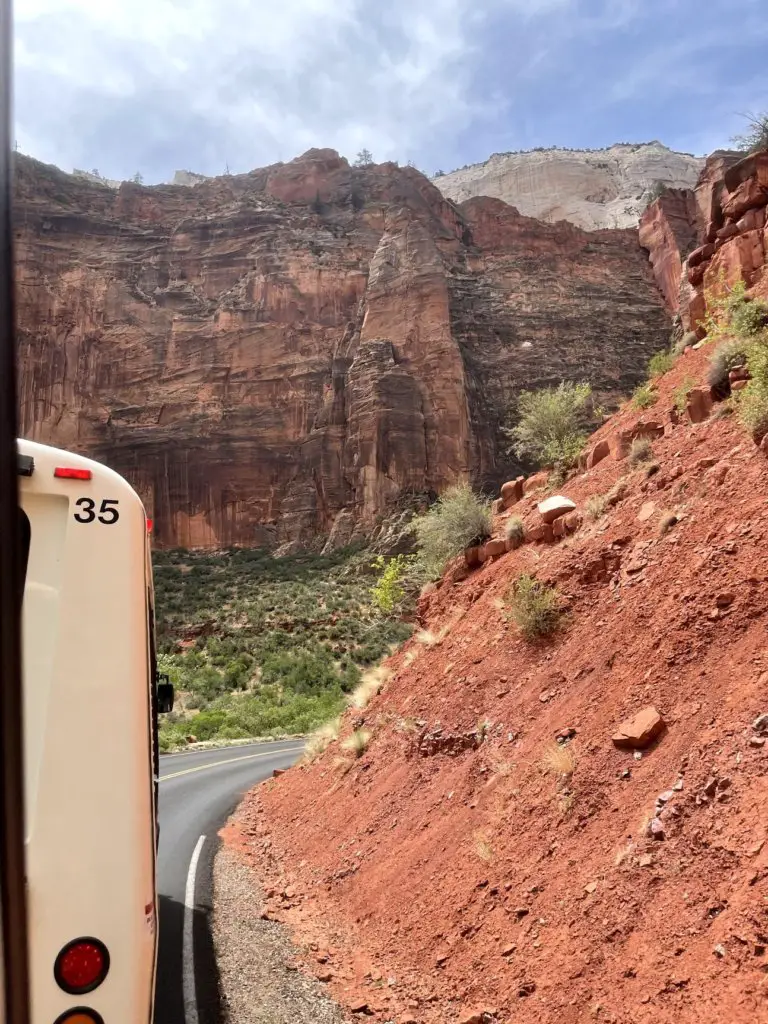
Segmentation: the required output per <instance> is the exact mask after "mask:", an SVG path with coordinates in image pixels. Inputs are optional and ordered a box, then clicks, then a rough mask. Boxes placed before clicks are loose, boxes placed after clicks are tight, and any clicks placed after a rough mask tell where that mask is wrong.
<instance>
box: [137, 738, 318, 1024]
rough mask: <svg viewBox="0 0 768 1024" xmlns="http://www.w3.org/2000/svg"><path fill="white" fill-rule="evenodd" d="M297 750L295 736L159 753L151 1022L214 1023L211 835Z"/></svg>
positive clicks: (215, 982)
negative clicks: (157, 928) (157, 926)
mask: <svg viewBox="0 0 768 1024" xmlns="http://www.w3.org/2000/svg"><path fill="white" fill-rule="evenodd" d="M301 750H302V743H301V740H284V741H281V742H279V743H254V744H249V745H248V746H237V747H225V748H219V749H217V750H200V751H194V752H191V753H184V754H169V755H167V756H165V757H161V759H160V856H159V858H158V866H157V876H158V877H157V888H158V892H159V894H160V899H159V907H160V944H159V954H158V965H157V994H156V998H155V1024H219V1008H218V980H217V975H216V967H215V963H214V959H213V947H212V942H211V934H210V928H209V923H208V920H209V913H210V910H211V875H212V869H213V856H214V854H215V852H216V847H217V843H218V840H217V833H218V830H219V829H220V828H221V826H222V824H223V823H224V821H225V820H226V818H227V817H228V815H229V814H230V813H231V812H232V810H233V809H234V808H235V806H236V804H237V803H238V801H239V800H240V798H241V797H242V795H243V793H245V792H246V790H248V789H249V788H250V787H251V786H253V785H254V784H255V783H257V782H259V781H261V780H262V779H265V778H268V777H269V776H270V775H271V774H272V771H273V769H274V768H287V767H288V766H289V765H290V764H292V763H293V762H294V761H295V760H296V758H297V757H298V756H299V754H300V752H301ZM201 836H204V837H205V839H204V841H203V842H202V845H200V842H201V840H200V837H201ZM196 853H197V856H196ZM193 860H194V861H195V864H194V866H193V864H192V862H193ZM191 867H192V868H193V869H192V870H190V868H191ZM185 902H186V903H187V904H189V907H190V910H189V911H188V912H187V918H186V921H185ZM190 948H192V949H193V950H194V958H193V959H191V958H190Z"/></svg>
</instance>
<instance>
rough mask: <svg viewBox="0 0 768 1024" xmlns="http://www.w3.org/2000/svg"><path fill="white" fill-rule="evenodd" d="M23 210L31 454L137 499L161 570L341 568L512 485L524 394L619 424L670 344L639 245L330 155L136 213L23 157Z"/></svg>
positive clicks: (152, 197) (134, 191)
mask: <svg viewBox="0 0 768 1024" xmlns="http://www.w3.org/2000/svg"><path fill="white" fill-rule="evenodd" d="M16 200H17V257H18V267H19V274H18V278H19V280H18V289H19V359H20V366H21V389H22V393H21V409H20V413H21V423H22V430H23V432H24V434H25V436H28V437H31V438H34V439H37V440H42V441H47V442H51V443H54V444H58V445H62V446H68V447H72V448H75V449H77V450H81V451H85V452H87V453H89V454H91V455H94V456H95V457H96V458H100V459H103V460H105V461H107V462H108V463H109V464H110V465H112V466H114V467H115V468H116V469H117V470H119V471H121V472H122V473H124V474H125V475H126V476H127V477H128V478H129V479H130V480H131V481H132V482H133V483H134V484H135V485H136V486H137V488H138V490H139V491H140V493H141V494H142V497H143V498H144V500H145V502H146V503H147V506H148V508H149V512H150V515H151V516H152V517H153V518H154V520H155V524H156V527H155V528H156V538H157V541H158V543H159V544H160V545H166V546H169V545H182V546H201V547H214V548H216V547H221V546H224V545H230V544H243V545H257V546H258V545H275V544H279V545H282V546H283V548H282V549H283V550H286V549H290V548H295V547H297V546H300V545H302V544H306V543H309V542H313V541H314V539H315V538H316V537H317V536H318V535H321V536H325V535H328V534H332V536H333V538H334V543H339V544H341V543H344V542H345V541H348V540H349V539H350V537H351V536H352V535H353V534H356V533H360V532H364V531H367V530H368V529H370V527H371V526H372V524H373V523H374V522H375V520H376V517H377V516H378V515H379V513H380V512H382V510H383V509H385V508H386V507H387V505H388V503H389V502H391V501H393V500H396V499H398V498H399V497H401V496H403V495H409V494H414V493H416V494H418V493H429V492H437V491H440V490H442V489H443V488H444V487H445V486H446V485H447V484H450V483H452V482H455V481H459V480H465V479H469V480H471V481H472V482H474V483H475V484H477V485H479V486H493V485H497V484H499V483H500V482H502V481H503V480H504V479H505V477H506V476H507V475H509V473H510V472H513V471H514V470H515V468H516V467H515V466H513V465H511V464H510V463H509V460H508V457H507V455H506V454H505V449H506V446H505V445H504V444H503V442H502V435H501V431H500V427H501V425H502V424H503V422H504V421H505V419H506V418H507V416H508V413H509V408H510V405H511V404H512V401H513V398H514V396H515V394H516V393H517V392H518V391H519V390H520V389H521V388H530V387H536V386H538V385H541V384H548V383H552V382H553V381H557V380H560V379H561V378H582V377H584V376H586V377H588V378H589V379H590V380H591V381H592V383H593V384H594V385H595V386H596V388H597V389H598V391H600V392H601V393H602V394H603V395H604V396H607V397H608V398H609V399H610V398H611V397H615V396H616V394H617V393H621V392H626V391H627V390H628V389H630V388H631V387H632V385H633V384H634V383H636V381H637V380H638V378H639V377H640V376H641V375H642V373H643V370H644V367H645V364H646V362H647V359H648V357H649V356H650V355H651V354H652V353H653V352H655V351H657V350H658V349H659V348H661V347H663V346H664V345H665V344H666V341H667V337H668V332H669V314H668V313H667V312H666V311H665V309H664V307H663V302H662V299H661V296H660V293H659V291H658V289H657V287H656V284H655V282H654V280H653V276H652V272H651V268H650V266H649V264H648V260H647V257H646V254H645V253H644V252H643V251H642V250H641V249H640V247H639V245H638V241H637V233H636V231H630V230H627V231H598V232H591V233H588V232H585V231H582V230H580V229H579V228H577V227H575V226H573V225H571V224H568V223H565V222H561V223H558V224H555V225H547V224H543V223H542V222H540V221H536V220H532V219H530V218H528V217H525V216H521V215H520V214H519V213H518V212H517V211H516V210H514V209H513V208H512V207H510V206H507V205H505V204H504V203H503V202H501V201H500V200H499V199H493V198H473V199H470V200H468V201H467V202H463V203H461V204H459V205H458V206H457V205H455V204H454V203H452V202H449V201H447V200H446V199H444V198H443V196H442V195H441V193H440V192H439V191H438V189H437V188H435V187H434V185H432V184H431V183H430V182H429V181H427V179H426V178H424V177H423V176H422V175H421V174H420V173H419V172H418V171H416V170H414V169H411V168H398V167H396V166H395V165H393V164H383V165H379V166H371V167H364V168H351V167H350V166H349V165H348V164H347V162H346V161H345V160H343V159H341V158H340V157H339V156H338V155H337V154H336V153H335V152H333V151H330V150H312V151H310V152H308V153H306V154H304V156H302V157H300V158H298V159H297V160H294V161H292V162H291V163H289V164H277V165H275V166H272V167H267V168H263V169H261V170H256V171H253V172H252V173H250V174H246V175H239V176H226V177H221V178H214V179H210V180H207V181H203V182H201V183H200V184H198V185H196V186H195V187H194V188H188V187H184V186H173V185H167V186H156V187H151V188H150V187H143V186H142V185H138V184H135V183H133V182H124V183H123V184H122V185H121V186H120V187H119V189H117V190H113V189H111V188H109V187H108V186H106V185H104V184H102V183H99V182H92V181H88V180H86V179H83V178H77V177H72V176H69V175H66V174H64V173H62V172H60V171H58V170H57V169H56V168H53V167H47V166H44V165H42V164H39V163H36V162H35V161H32V160H29V159H27V158H21V157H20V158H19V159H18V163H17V189H16Z"/></svg>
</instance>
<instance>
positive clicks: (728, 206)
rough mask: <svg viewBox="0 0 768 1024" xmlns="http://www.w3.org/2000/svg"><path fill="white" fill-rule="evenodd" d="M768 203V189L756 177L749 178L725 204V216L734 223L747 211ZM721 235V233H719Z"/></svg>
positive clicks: (723, 205) (723, 206)
mask: <svg viewBox="0 0 768 1024" xmlns="http://www.w3.org/2000/svg"><path fill="white" fill-rule="evenodd" d="M766 203H768V187H766V186H765V185H761V184H760V182H759V181H758V180H757V178H756V177H754V178H747V180H746V181H742V183H741V184H740V185H739V186H738V188H737V189H736V190H735V191H733V192H732V193H731V194H730V195H729V196H728V198H727V199H726V200H725V201H724V202H723V204H722V208H723V214H724V215H725V217H726V218H730V219H731V220H733V221H737V220H739V219H740V218H741V217H743V216H744V214H745V213H746V212H747V210H752V209H754V208H756V207H759V206H765V205H766ZM718 234H719V232H718Z"/></svg>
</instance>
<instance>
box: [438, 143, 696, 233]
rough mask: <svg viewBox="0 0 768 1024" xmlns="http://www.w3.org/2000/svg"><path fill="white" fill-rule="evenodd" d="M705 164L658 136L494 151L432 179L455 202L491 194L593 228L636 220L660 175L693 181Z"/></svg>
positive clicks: (686, 183)
mask: <svg viewBox="0 0 768 1024" xmlns="http://www.w3.org/2000/svg"><path fill="white" fill-rule="evenodd" d="M703 164H704V160H703V159H702V158H700V157H695V156H691V154H690V153H675V152H674V151H673V150H671V149H667V147H666V146H662V144H661V143H660V142H646V143H637V144H630V143H621V144H619V145H617V146H610V147H609V148H607V149H593V150H578V149H539V150H532V151H530V152H525V153H494V154H493V156H492V157H490V158H489V159H488V160H486V161H485V163H482V164H472V165H470V166H469V167H462V168H461V169H460V170H458V171H452V172H451V173H450V174H444V175H440V176H439V177H437V178H435V179H433V180H434V182H435V184H436V185H437V187H438V188H439V189H440V191H441V192H442V193H443V195H444V196H446V197H447V198H448V199H451V200H453V201H454V202H456V203H461V202H464V200H466V199H471V198H472V197H474V196H493V197H494V198H496V199H503V200H504V202H505V203H509V204H510V205H511V206H514V207H516V208H517V209H518V210H519V211H520V212H521V213H523V214H525V215H526V216H527V217H537V218H539V219H540V220H544V221H547V222H549V223H553V222H554V221H558V220H567V221H570V222H571V223H572V224H576V225H578V227H580V228H584V229H585V230H587V231H592V230H595V229H597V228H629V227H635V226H636V225H637V222H638V219H639V217H640V214H641V213H642V211H643V210H644V209H645V207H646V206H647V205H648V199H649V196H650V194H651V192H652V190H653V188H654V186H656V185H658V183H659V182H661V183H662V184H663V185H666V186H667V187H669V188H693V186H694V185H695V184H696V179H697V178H698V175H699V172H700V170H701V168H702V166H703Z"/></svg>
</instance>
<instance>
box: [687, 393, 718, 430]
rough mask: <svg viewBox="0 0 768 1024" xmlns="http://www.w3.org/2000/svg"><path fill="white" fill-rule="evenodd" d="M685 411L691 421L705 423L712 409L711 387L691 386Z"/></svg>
mask: <svg viewBox="0 0 768 1024" xmlns="http://www.w3.org/2000/svg"><path fill="white" fill-rule="evenodd" d="M685 411H686V412H687V413H688V419H689V420H690V421H691V423H703V422H704V420H706V419H707V418H708V417H709V414H710V412H711V411H712V390H711V388H691V390H690V391H689V392H688V396H687V401H686V405H685Z"/></svg>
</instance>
